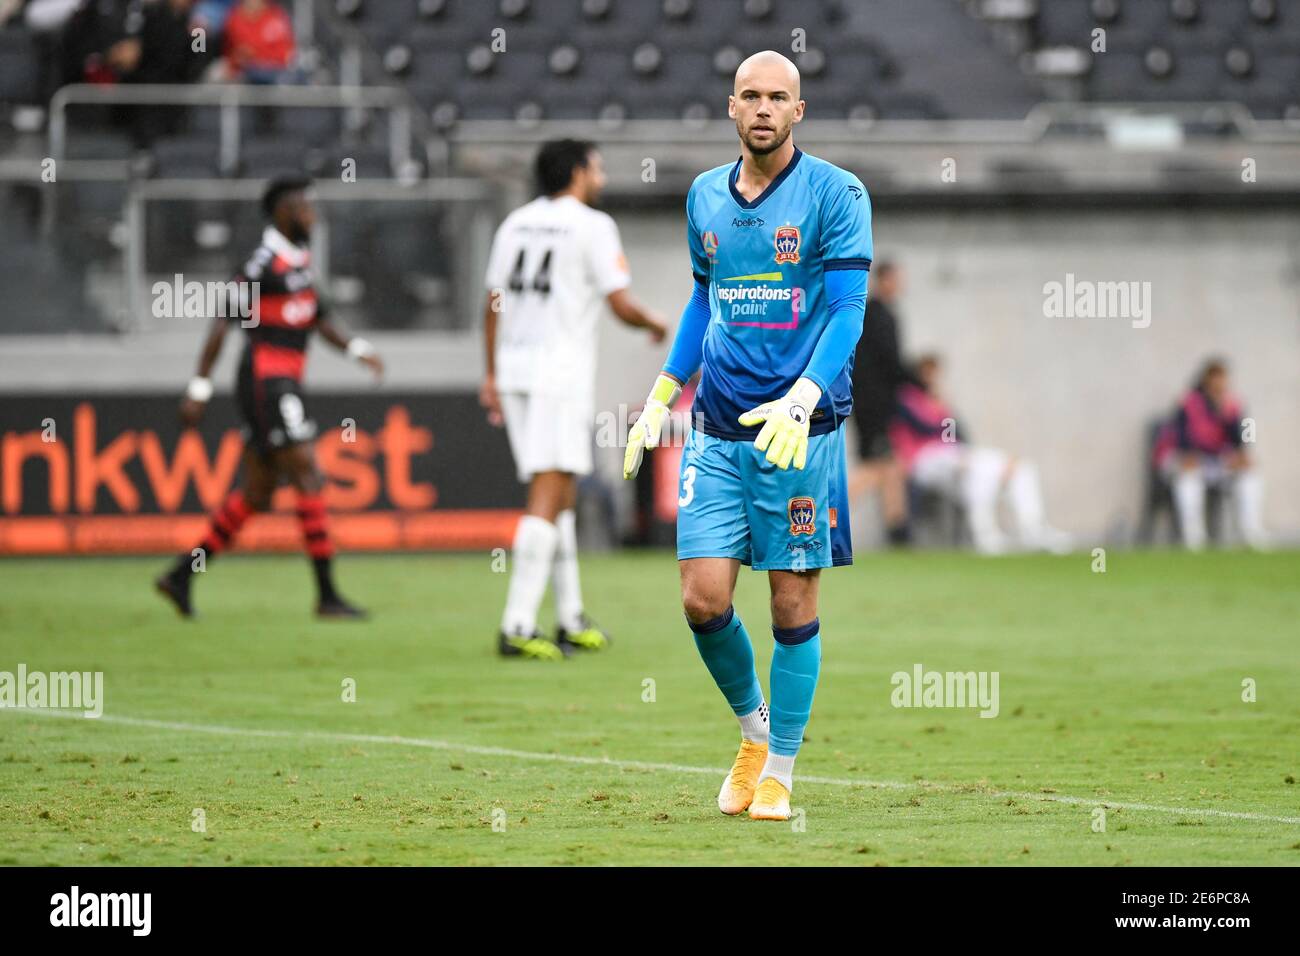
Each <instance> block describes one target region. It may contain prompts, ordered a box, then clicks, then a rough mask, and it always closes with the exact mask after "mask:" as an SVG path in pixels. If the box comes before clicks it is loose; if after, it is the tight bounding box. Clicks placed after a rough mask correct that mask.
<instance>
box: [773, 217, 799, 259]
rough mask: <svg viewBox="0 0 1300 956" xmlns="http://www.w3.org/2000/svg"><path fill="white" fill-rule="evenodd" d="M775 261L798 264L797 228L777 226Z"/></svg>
mask: <svg viewBox="0 0 1300 956" xmlns="http://www.w3.org/2000/svg"><path fill="white" fill-rule="evenodd" d="M775 241H776V261H777V263H778V264H780V263H782V262H788V263H790V264H791V265H798V264H799V227H798V226H778V227H777V230H776V240H775Z"/></svg>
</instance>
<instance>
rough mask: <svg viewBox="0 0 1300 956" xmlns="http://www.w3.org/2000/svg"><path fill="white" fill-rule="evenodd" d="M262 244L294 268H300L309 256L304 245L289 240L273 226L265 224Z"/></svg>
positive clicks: (308, 251)
mask: <svg viewBox="0 0 1300 956" xmlns="http://www.w3.org/2000/svg"><path fill="white" fill-rule="evenodd" d="M262 245H264V246H266V248H268V249H270V250H271V251H272V252H274V253H275V254H276V255H277V256H279V257H280V258H281V259H283V260H284V261H285V262H287V263H289V265H291V266H293V267H294V268H295V269H301V268H302V267H303V266H305V265H306V264H307V260H308V259H310V258H311V252H310V250H308V249H307V248H306V247H305V246H300V245H297V244H296V243H293V242H290V241H289V237H288V236H286V235H285V234H284V233H282V232H281V231H280V230H279V229H276V228H275V226H267V227H266V229H265V231H264V232H263V233H262Z"/></svg>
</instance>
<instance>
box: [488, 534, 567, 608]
mask: <svg viewBox="0 0 1300 956" xmlns="http://www.w3.org/2000/svg"><path fill="white" fill-rule="evenodd" d="M558 537H559V532H558V531H557V530H556V528H555V525H553V524H551V523H550V522H549V521H547V520H546V519H545V518H538V517H537V516H535V515H524V516H523V517H522V518H520V519H519V526H518V527H517V528H516V529H515V542H514V547H513V549H512V552H511V557H512V559H513V561H514V567H513V568H512V569H511V571H510V590H509V592H508V593H507V595H506V612H505V614H504V615H503V616H502V618H501V630H502V631H504V632H505V633H506V634H532V633H533V632H534V631H536V630H537V609H538V608H539V607H541V605H542V596H543V595H545V594H546V580H547V578H549V577H550V576H551V563H552V561H553V560H554V558H555V542H556V539H557V538H558Z"/></svg>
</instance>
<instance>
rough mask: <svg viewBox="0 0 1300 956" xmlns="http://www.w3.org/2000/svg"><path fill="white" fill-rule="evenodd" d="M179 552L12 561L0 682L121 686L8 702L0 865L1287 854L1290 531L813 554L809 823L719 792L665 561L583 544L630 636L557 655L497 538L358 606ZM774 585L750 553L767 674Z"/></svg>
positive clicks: (589, 574)
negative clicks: (524, 630) (973, 674)
mask: <svg viewBox="0 0 1300 956" xmlns="http://www.w3.org/2000/svg"><path fill="white" fill-rule="evenodd" d="M163 563H164V562H163V561H161V560H157V559H150V560H139V559H103V560H30V561H29V560H17V559H6V560H3V561H0V671H10V672H13V671H16V669H17V665H18V664H19V663H23V664H25V665H26V666H27V668H28V670H29V672H30V671H36V670H40V671H57V670H79V671H103V672H104V682H105V714H104V717H103V718H102V719H101V720H98V721H93V720H85V719H80V718H77V719H72V718H68V717H59V716H51V715H49V714H48V713H38V712H36V711H30V710H29V711H17V710H4V711H0V863H3V864H145V865H148V864H180V865H187V864H197V865H203V864H235V865H243V864H415V865H421V864H506V865H513V864H597V865H600V864H633V865H636V864H719V865H736V864H750V865H804V864H847V865H878V864H886V865H918V864H995V865H1044V864H1047V865H1057V864H1072V865H1078V864H1083V865H1102V866H1108V865H1124V864H1129V865H1139V864H1156V865H1163V864H1173V865H1192V864H1207V865H1215V864H1265V865H1296V864H1298V863H1300V784H1297V783H1296V778H1297V776H1300V746H1298V745H1297V741H1300V672H1298V668H1297V666H1296V665H1297V661H1298V660H1300V656H1298V654H1297V638H1298V637H1300V629H1298V628H1297V622H1298V621H1300V588H1298V587H1297V582H1300V553H1294V552H1288V553H1277V554H1269V555H1255V554H1245V553H1215V554H1205V555H1185V554H1178V553H1161V552H1154V553H1121V552H1112V553H1111V554H1110V556H1109V559H1108V567H1107V569H1106V571H1105V573H1094V572H1093V571H1092V568H1091V566H1092V558H1091V557H1090V556H1089V555H1086V554H1082V555H1077V556H1073V557H1063V558H1054V557H1015V558H1004V559H996V560H981V559H979V558H975V557H972V556H967V555H959V554H941V553H928V554H904V555H892V554H891V555H866V556H863V557H861V558H859V560H858V563H857V564H856V565H855V566H853V567H852V568H847V569H839V570H835V571H831V572H828V573H827V574H826V575H825V577H824V580H823V586H822V614H821V620H822V640H823V666H822V678H821V684H820V686H819V688H818V692H817V699H816V703H815V706H814V711H813V720H812V723H811V724H810V725H809V727H808V731H807V737H806V743H805V744H804V746H803V751H802V754H801V756H800V758H799V764H798V767H797V768H796V782H795V790H794V799H793V804H794V806H795V807H796V808H799V809H800V810H801V811H802V812H801V813H799V814H798V815H797V817H796V820H795V821H792V823H790V824H779V823H759V822H755V821H751V820H749V819H748V818H747V817H741V818H735V819H732V818H726V817H723V816H722V815H721V814H719V813H718V811H717V809H716V806H715V804H714V798H715V795H716V793H717V789H718V785H719V783H720V781H721V777H722V774H723V773H724V772H725V769H726V767H727V766H729V764H730V761H731V758H732V756H733V755H734V752H735V747H736V743H737V738H738V731H737V728H736V724H735V721H734V719H733V717H732V716H731V713H730V711H729V709H728V708H727V707H726V705H725V703H724V702H723V700H722V698H721V695H720V694H719V693H718V691H717V690H716V688H715V687H714V686H713V684H712V682H711V680H710V679H709V676H708V674H707V672H706V671H705V669H704V666H703V665H702V663H701V662H700V660H699V658H698V656H697V654H696V651H695V647H694V644H693V642H692V640H691V636H690V633H689V631H688V630H687V629H686V627H685V626H684V623H683V620H682V616H681V611H680V608H679V605H678V595H677V568H676V562H675V561H674V560H673V558H672V556H671V555H670V554H669V553H666V552H651V553H640V554H618V555H589V556H587V557H586V558H584V560H583V568H582V573H583V583H584V589H585V592H586V595H587V601H588V605H589V610H590V612H591V613H592V614H593V615H594V616H595V617H596V618H597V619H598V620H600V621H601V622H602V623H604V625H605V626H606V627H607V628H609V629H610V631H611V632H612V633H613V635H614V639H615V644H614V646H613V648H612V649H611V650H610V651H609V652H608V653H603V654H597V655H588V656H583V657H580V658H575V659H572V660H569V661H565V662H563V663H559V664H540V663H533V662H523V661H517V660H501V659H498V658H497V657H496V656H495V654H494V644H493V637H494V632H495V625H496V623H497V619H498V616H499V613H500V608H501V603H502V601H503V599H504V594H505V588H506V576H505V575H504V574H498V573H494V572H493V569H492V560H491V557H490V556H488V555H486V554H485V555H457V556H376V557H363V556H344V557H343V558H342V559H341V560H340V562H339V564H340V569H339V573H340V581H341V584H342V586H343V589H344V592H345V593H346V594H348V595H349V596H350V597H352V598H353V599H354V600H356V601H358V602H360V603H364V604H366V605H368V606H369V607H370V608H372V609H373V611H374V614H375V616H374V619H373V620H372V621H371V622H369V623H366V624H351V623H336V622H319V623H318V622H316V621H314V620H313V619H312V618H311V617H310V616H309V614H308V610H309V607H310V604H311V600H312V595H311V587H310V572H309V568H308V565H307V563H306V561H305V560H304V559H302V558H296V557H243V556H238V555H236V556H232V557H229V558H224V559H222V560H219V561H215V562H213V563H212V565H211V567H210V568H209V570H208V571H207V573H206V575H204V576H203V577H202V578H201V579H200V580H198V581H197V583H196V589H195V596H196V601H197V604H198V606H199V609H200V612H201V613H202V615H203V616H202V619H201V620H198V621H195V622H192V623H186V622H182V621H180V620H178V619H177V618H176V616H175V615H174V614H173V613H172V612H171V610H170V609H169V608H167V607H166V606H165V605H164V604H163V603H162V602H161V601H160V599H159V598H158V597H157V596H156V595H155V594H154V593H153V592H152V590H151V588H150V580H151V578H152V576H153V575H154V574H155V573H156V572H157V571H158V570H160V569H161V567H162V566H163ZM766 590H767V589H766V581H765V576H763V575H759V574H755V573H753V572H750V571H748V570H742V572H741V578H740V583H739V588H738V594H737V609H738V611H739V612H740V613H741V615H742V617H743V618H744V620H745V621H746V622H747V624H748V627H749V630H750V632H751V634H753V635H754V638H755V644H756V651H757V656H758V660H759V666H760V674H761V676H762V679H763V684H764V686H765V687H766V685H767V667H768V663H769V661H770V658H771V643H772V641H771V635H770V632H769V630H768V618H767V606H766V599H767V594H766ZM915 664H921V665H923V666H924V667H925V668H926V669H927V670H938V671H997V672H998V674H999V675H1000V683H999V691H1000V713H999V714H998V716H997V717H995V718H992V719H988V718H981V717H979V716H978V715H977V712H976V711H975V710H970V709H926V708H895V707H894V706H892V705H891V692H892V690H893V688H892V686H891V683H890V677H891V675H892V674H893V673H894V672H896V671H910V670H911V669H912V667H913V666H914V665H915ZM349 678H350V679H352V680H354V681H355V682H356V700H355V702H345V701H344V700H343V696H344V694H343V687H344V681H345V679H349ZM1247 678H1249V679H1251V680H1252V681H1254V684H1255V688H1256V694H1257V699H1256V700H1255V701H1254V702H1247V701H1243V699H1242V696H1243V681H1245V680H1246V679H1247ZM647 681H653V684H648V683H647ZM650 689H653V700H647V699H646V698H648V697H650V696H651V694H650ZM801 776H802V777H804V778H814V779H804V780H802V781H801V780H800V777H801ZM1098 808H1102V809H1103V813H1104V824H1105V828H1104V831H1102V832H1098V823H1099V822H1100V821H1101V820H1102V819H1103V814H1099V813H1097V810H1098ZM196 810H202V811H203V813H202V818H203V820H204V826H203V827H202V828H196V825H195V820H196V819H197V818H196V816H195V813H194V812H195V811H196Z"/></svg>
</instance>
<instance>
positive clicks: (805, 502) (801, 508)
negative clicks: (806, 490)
mask: <svg viewBox="0 0 1300 956" xmlns="http://www.w3.org/2000/svg"><path fill="white" fill-rule="evenodd" d="M787 507H788V510H789V512H790V533H791V534H816V533H817V503H816V502H815V501H813V500H812V499H811V498H791V499H790V504H789V505H788V506H787Z"/></svg>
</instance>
